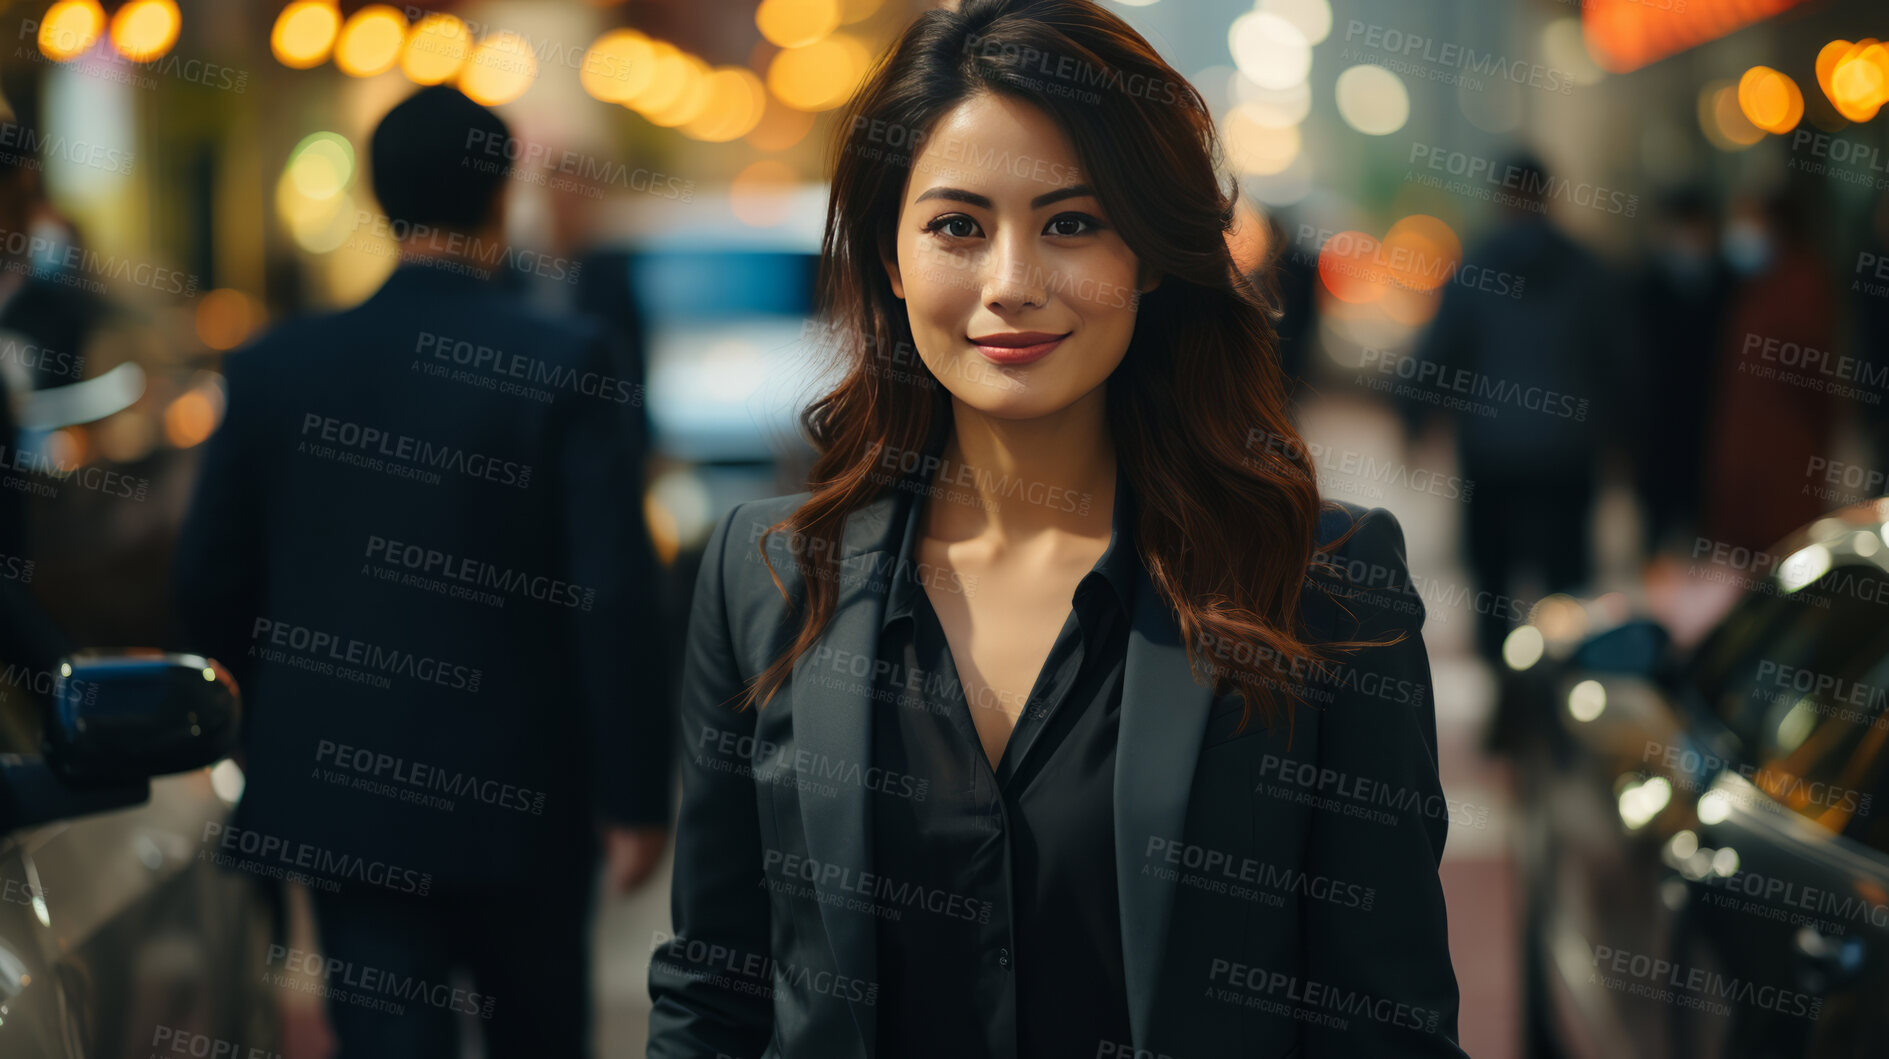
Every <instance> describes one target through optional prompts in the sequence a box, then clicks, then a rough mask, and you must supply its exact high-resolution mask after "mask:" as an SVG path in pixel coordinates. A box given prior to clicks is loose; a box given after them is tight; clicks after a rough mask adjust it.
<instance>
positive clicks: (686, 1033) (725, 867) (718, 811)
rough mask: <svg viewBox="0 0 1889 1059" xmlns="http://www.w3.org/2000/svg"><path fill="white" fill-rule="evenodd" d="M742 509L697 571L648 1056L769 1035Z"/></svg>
mask: <svg viewBox="0 0 1889 1059" xmlns="http://www.w3.org/2000/svg"><path fill="white" fill-rule="evenodd" d="M740 510H741V507H740V505H737V506H736V507H735V509H734V511H731V512H730V513H729V514H728V515H727V516H726V517H725V518H723V519H722V521H721V523H720V524H719V525H717V526H716V527H715V531H714V533H713V534H711V535H710V537H709V540H708V546H707V548H706V549H705V550H704V552H703V555H702V568H701V570H700V571H699V572H698V574H697V575H696V581H695V597H694V600H693V602H692V604H691V607H690V615H689V631H688V641H687V644H686V646H685V648H684V654H683V665H682V743H683V746H684V750H683V753H682V810H681V816H680V820H679V821H678V823H677V827H676V860H675V875H674V878H673V879H672V880H671V886H670V905H669V907H670V913H671V917H672V920H673V923H674V927H675V930H674V935H673V936H672V937H671V938H669V939H667V940H665V941H663V942H662V943H661V944H659V945H657V947H656V950H655V952H654V953H653V954H652V956H651V958H650V965H649V995H650V999H651V1000H652V1001H654V1002H655V1006H654V1009H653V1010H652V1011H651V1012H650V1019H649V1053H648V1054H649V1057H650V1059H684V1057H687V1059H697V1057H700V1056H717V1055H719V1056H729V1057H731V1059H732V1057H743V1059H755V1057H758V1056H760V1055H761V1054H762V1052H764V1051H765V1050H766V1048H767V1044H768V1041H769V1039H770V1038H771V1037H772V1035H773V1022H774V1008H773V1002H772V1000H771V999H770V996H771V994H772V988H771V987H772V975H771V973H770V970H769V969H770V968H771V967H772V961H771V959H770V954H769V947H768V937H769V931H768V922H769V919H768V916H769V908H768V891H767V890H766V889H765V888H763V887H762V886H761V881H762V874H761V855H762V849H761V844H762V840H761V826H760V819H759V816H758V809H757V807H756V800H755V790H754V781H753V779H752V778H751V776H750V775H749V774H748V772H747V771H746V770H745V769H741V768H737V767H735V766H738V765H745V764H746V756H745V755H740V754H734V753H731V752H729V751H728V750H725V749H723V748H729V747H738V746H745V745H751V744H750V743H748V742H747V740H751V739H752V738H753V736H754V733H755V709H754V707H752V706H750V707H748V708H747V709H744V710H741V711H738V712H737V711H736V709H735V707H734V704H733V702H732V701H730V700H732V699H733V698H734V697H735V696H736V695H737V694H738V693H740V692H741V691H742V690H743V689H744V687H745V685H744V682H743V680H742V676H741V669H740V666H739V665H738V664H737V662H736V658H735V652H734V646H733V642H732V639H731V637H730V635H729V628H728V610H727V603H726V600H725V598H724V595H723V593H724V568H725V563H726V558H725V556H726V551H727V543H728V538H729V536H730V529H729V527H730V526H731V525H733V524H734V522H735V519H736V517H737V515H738V514H739V513H740Z"/></svg>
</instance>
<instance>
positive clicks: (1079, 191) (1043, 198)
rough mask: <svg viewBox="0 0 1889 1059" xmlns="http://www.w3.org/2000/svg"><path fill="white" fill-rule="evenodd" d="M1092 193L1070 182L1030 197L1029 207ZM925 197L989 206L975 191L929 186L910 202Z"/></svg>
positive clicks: (1090, 189)
mask: <svg viewBox="0 0 1889 1059" xmlns="http://www.w3.org/2000/svg"><path fill="white" fill-rule="evenodd" d="M1093 194H1095V189H1094V188H1093V187H1090V186H1089V185H1087V184H1071V185H1069V186H1068V187H1066V188H1057V189H1056V190H1055V191H1045V192H1044V193H1043V194H1041V195H1038V196H1037V197H1035V198H1033V199H1031V200H1030V208H1031V209H1033V210H1040V209H1042V208H1043V207H1045V206H1047V205H1049V204H1050V203H1052V202H1061V201H1062V200H1064V199H1075V198H1081V197H1083V196H1085V195H1093ZM926 199H950V200H951V201H953V202H963V203H968V204H969V205H972V206H977V207H980V208H982V209H986V210H987V209H990V208H991V204H990V199H989V198H988V197H987V196H984V195H979V194H978V193H977V192H975V191H966V190H964V189H963V188H946V187H937V188H929V189H927V190H926V191H925V192H924V193H923V194H921V195H919V196H918V197H917V198H915V199H913V200H912V202H913V204H917V203H920V202H924V201H925V200H926Z"/></svg>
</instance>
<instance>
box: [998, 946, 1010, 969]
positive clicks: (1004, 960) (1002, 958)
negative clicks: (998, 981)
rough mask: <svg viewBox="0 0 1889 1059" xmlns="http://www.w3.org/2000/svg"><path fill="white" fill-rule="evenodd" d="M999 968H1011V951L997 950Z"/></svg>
mask: <svg viewBox="0 0 1889 1059" xmlns="http://www.w3.org/2000/svg"><path fill="white" fill-rule="evenodd" d="M997 966H999V967H1009V966H1010V950H1009V949H998V950H997Z"/></svg>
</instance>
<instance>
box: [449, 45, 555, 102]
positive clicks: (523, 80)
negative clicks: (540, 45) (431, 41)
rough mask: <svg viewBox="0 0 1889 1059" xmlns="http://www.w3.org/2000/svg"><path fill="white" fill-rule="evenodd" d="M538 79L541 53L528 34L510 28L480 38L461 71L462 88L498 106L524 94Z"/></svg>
mask: <svg viewBox="0 0 1889 1059" xmlns="http://www.w3.org/2000/svg"><path fill="white" fill-rule="evenodd" d="M537 79H538V57H537V56H536V55H535V54H533V53H532V50H531V44H530V43H529V42H528V41H526V40H525V38H523V37H521V36H519V35H518V34H516V33H513V32H511V31H510V30H507V31H505V32H502V33H494V34H492V35H491V36H489V37H487V38H485V39H484V40H482V41H480V42H479V46H478V47H477V48H474V49H473V50H472V55H471V56H470V57H469V58H468V59H467V60H466V65H465V68H464V69H462V70H460V72H459V90H460V91H461V92H464V93H465V94H466V95H467V97H469V98H470V99H471V100H472V101H473V102H475V103H481V104H484V105H485V106H488V107H496V106H498V105H499V104H501V103H510V102H511V101H512V100H514V99H517V98H518V97H519V96H522V95H524V94H525V90H526V89H527V88H530V87H531V85H532V83H533V82H534V81H536V80H537Z"/></svg>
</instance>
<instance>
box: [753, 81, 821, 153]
mask: <svg viewBox="0 0 1889 1059" xmlns="http://www.w3.org/2000/svg"><path fill="white" fill-rule="evenodd" d="M763 95H764V96H765V97H766V103H767V109H766V110H765V111H764V112H762V114H761V121H760V123H759V124H757V125H756V126H755V127H754V130H753V131H752V132H749V133H748V135H747V144H748V146H750V147H752V148H754V149H755V150H757V151H785V150H787V149H788V148H789V147H792V146H793V145H794V144H797V143H799V142H800V141H801V140H804V139H806V138H807V134H808V133H809V132H812V131H813V115H812V114H810V113H808V112H807V111H804V110H801V109H799V108H798V107H790V106H788V105H787V104H785V103H783V102H781V101H780V100H779V99H776V98H775V97H774V94H773V93H771V92H764V93H763Z"/></svg>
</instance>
